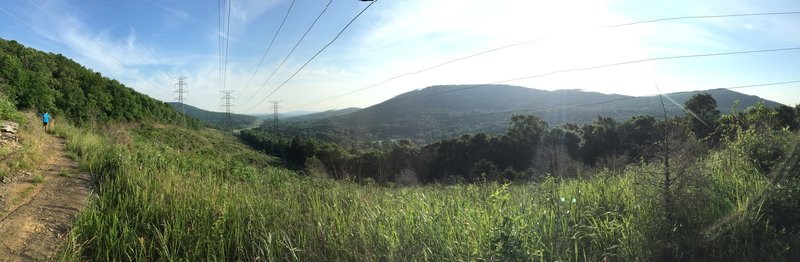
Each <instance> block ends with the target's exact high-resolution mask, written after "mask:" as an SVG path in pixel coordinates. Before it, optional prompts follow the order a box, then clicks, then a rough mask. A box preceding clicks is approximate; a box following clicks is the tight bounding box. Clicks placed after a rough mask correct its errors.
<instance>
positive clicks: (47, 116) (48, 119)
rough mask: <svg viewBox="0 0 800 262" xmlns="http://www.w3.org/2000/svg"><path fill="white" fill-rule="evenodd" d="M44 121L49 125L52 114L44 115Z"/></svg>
mask: <svg viewBox="0 0 800 262" xmlns="http://www.w3.org/2000/svg"><path fill="white" fill-rule="evenodd" d="M42 121H43V122H45V123H49V122H50V114H48V113H44V115H42Z"/></svg>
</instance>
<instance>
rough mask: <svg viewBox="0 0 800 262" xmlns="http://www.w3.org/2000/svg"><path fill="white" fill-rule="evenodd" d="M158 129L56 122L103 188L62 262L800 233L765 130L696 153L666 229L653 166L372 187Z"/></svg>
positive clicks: (631, 246) (682, 253)
mask: <svg viewBox="0 0 800 262" xmlns="http://www.w3.org/2000/svg"><path fill="white" fill-rule="evenodd" d="M157 126H158V125H147V124H143V125H141V126H139V127H136V128H132V129H128V128H117V129H113V128H111V129H112V130H110V131H109V130H106V132H105V133H107V134H114V135H107V136H104V135H99V134H96V133H91V132H88V131H85V130H81V129H75V128H72V127H68V126H66V125H61V126H60V127H59V129H58V130H57V131H56V132H57V133H59V134H61V135H64V136H65V137H67V139H68V147H69V150H70V152H71V153H72V154H74V155H75V156H76V157H77V158H78V159H79V160H80V162H81V163H82V166H83V168H84V169H86V170H88V171H90V172H91V173H92V174H93V175H94V177H95V178H96V179H97V183H98V188H99V192H98V197H97V199H96V200H95V201H93V203H92V204H91V206H90V207H89V208H88V209H87V210H86V211H84V213H83V214H82V215H81V216H80V217H79V218H78V220H77V222H76V223H75V228H74V229H73V230H72V232H71V234H70V240H69V243H68V244H66V246H65V247H64V249H63V251H62V258H63V259H67V260H77V259H80V260H84V259H89V260H117V259H123V260H186V261H200V260H269V261H272V260H298V261H318V260H358V261H373V260H392V261H414V260H432V261H442V260H445V261H449V260H495V261H514V260H517V261H518V260H535V261H555V260H569V261H574V260H579V261H586V260H591V261H599V260H604V259H608V260H609V261H631V260H657V259H660V258H668V259H670V260H671V259H681V260H742V259H744V260H783V259H787V258H790V257H792V256H794V255H796V254H797V252H798V251H797V250H796V249H797V246H798V243H800V242H798V237H797V236H798V235H797V234H790V233H789V232H786V231H785V230H783V231H781V230H778V229H777V228H776V227H775V225H774V223H773V222H772V221H771V220H770V219H771V218H772V217H773V216H774V214H770V213H769V212H767V211H765V206H768V205H767V204H769V203H770V202H769V201H772V200H771V198H770V196H771V195H772V194H771V193H770V192H773V191H775V190H774V189H773V188H772V187H773V184H772V183H771V182H770V179H769V177H768V176H765V175H762V174H760V173H759V171H758V170H757V169H756V168H755V167H754V166H753V165H752V164H749V163H748V161H741V157H743V155H742V154H743V151H741V150H740V149H739V147H738V146H737V145H744V144H745V142H747V141H745V140H748V141H749V140H753V139H758V138H759V136H756V135H754V134H752V132H749V134H750V135H749V136H748V135H743V136H742V138H741V139H740V140H737V141H735V142H733V145H732V146H730V147H729V148H727V149H723V150H720V151H718V152H713V153H711V154H709V156H708V157H706V158H704V159H701V160H700V161H697V162H696V163H695V164H694V166H693V170H695V173H694V175H693V177H694V178H693V179H694V181H699V182H697V183H696V185H695V186H689V187H685V188H682V189H680V190H676V191H674V192H673V193H674V195H675V201H677V202H676V207H680V208H676V209H675V210H672V213H673V214H674V218H673V220H672V221H674V223H672V224H670V223H667V222H666V220H665V218H664V214H665V210H664V208H663V206H662V205H661V200H662V199H663V196H662V195H661V194H659V188H658V187H657V186H656V185H657V183H658V181H659V175H658V174H659V172H660V170H661V167H660V166H653V165H631V166H629V167H628V168H627V169H626V170H625V171H624V172H616V173H615V172H611V171H596V172H595V173H590V174H584V175H583V177H584V178H578V179H570V180H559V179H557V178H549V179H546V180H545V181H544V182H541V183H532V182H531V183H511V184H498V183H478V184H462V185H449V186H445V185H427V186H417V187H393V186H378V185H371V184H363V183H362V184H357V183H354V182H348V181H334V180H326V179H315V178H309V177H304V176H299V175H297V174H295V173H294V172H292V171H288V170H286V169H282V168H275V167H270V166H266V165H261V166H259V165H258V164H255V163H268V162H269V161H271V159H269V157H267V156H266V155H263V154H260V153H257V152H254V151H251V150H249V149H247V148H245V147H244V146H242V145H241V144H239V143H237V142H236V141H233V138H232V137H229V136H226V135H224V134H222V133H219V132H217V131H211V130H205V131H192V130H185V129H181V128H176V127H166V126H162V127H157ZM781 135H783V136H781V137H783V138H784V139H788V140H789V141H793V142H794V143H795V144H796V143H797V142H798V137H797V134H796V133H793V134H792V133H787V132H783V133H781ZM169 138H173V139H169ZM190 141H193V142H190ZM793 154H794V156H795V157H796V156H797V154H798V152H793ZM787 168H791V167H787ZM795 195H796V193H795ZM784 200H787V201H788V200H791V198H789V199H784ZM765 203H767V204H765ZM772 206H774V205H772ZM795 212H796V211H795Z"/></svg>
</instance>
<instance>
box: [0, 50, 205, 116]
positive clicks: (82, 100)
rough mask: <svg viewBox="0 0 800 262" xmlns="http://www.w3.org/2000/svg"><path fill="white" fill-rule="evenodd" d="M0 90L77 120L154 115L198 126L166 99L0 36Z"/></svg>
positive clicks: (29, 106) (22, 105)
mask: <svg viewBox="0 0 800 262" xmlns="http://www.w3.org/2000/svg"><path fill="white" fill-rule="evenodd" d="M0 90H1V91H2V93H3V95H5V96H6V97H7V98H8V99H9V100H11V101H13V103H14V104H15V105H16V107H17V108H19V109H20V110H33V111H36V112H38V113H44V112H50V113H51V114H52V115H55V116H56V117H64V118H67V119H69V120H70V121H72V122H74V123H76V124H77V125H83V124H88V123H95V122H108V121H140V120H145V119H149V120H156V121H159V122H165V123H175V124H182V125H184V124H185V125H189V126H193V127H199V126H201V123H200V122H199V121H197V120H195V119H193V118H188V117H186V116H185V115H183V114H181V113H179V112H177V111H176V110H174V109H173V108H172V107H171V106H170V105H168V104H166V103H164V102H161V101H158V100H155V99H153V98H150V97H148V96H146V95H144V94H141V93H138V92H136V91H135V90H133V89H131V88H129V87H126V86H125V85H123V84H122V83H120V82H118V81H116V80H113V79H109V78H107V77H104V76H102V75H101V74H100V73H98V72H94V71H92V70H91V69H88V68H86V67H84V66H82V65H80V64H78V63H76V62H74V61H72V60H70V59H69V58H66V57H64V56H63V55H61V54H53V53H45V52H41V51H38V50H35V49H32V48H28V47H25V46H23V45H21V44H19V43H17V42H16V41H13V40H11V41H7V40H4V39H0Z"/></svg>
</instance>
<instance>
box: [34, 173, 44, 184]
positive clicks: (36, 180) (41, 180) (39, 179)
mask: <svg viewBox="0 0 800 262" xmlns="http://www.w3.org/2000/svg"><path fill="white" fill-rule="evenodd" d="M31 183H33V184H34V185H37V186H38V185H39V184H41V183H44V177H43V176H42V175H36V176H35V177H33V179H31Z"/></svg>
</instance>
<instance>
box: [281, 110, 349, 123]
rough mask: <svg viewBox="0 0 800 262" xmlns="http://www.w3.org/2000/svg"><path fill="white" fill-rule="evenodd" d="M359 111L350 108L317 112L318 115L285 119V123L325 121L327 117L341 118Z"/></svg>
mask: <svg viewBox="0 0 800 262" xmlns="http://www.w3.org/2000/svg"><path fill="white" fill-rule="evenodd" d="M359 110H361V108H358V107H350V108H345V109H339V110H328V111H325V112H318V113H312V114H304V115H299V116H295V117H290V118H287V119H286V121H310V120H318V119H325V118H329V117H334V116H342V115H346V114H350V113H353V112H356V111H359Z"/></svg>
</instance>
